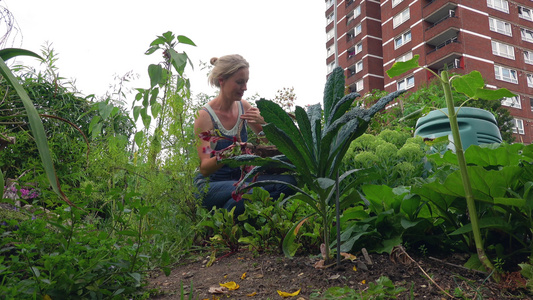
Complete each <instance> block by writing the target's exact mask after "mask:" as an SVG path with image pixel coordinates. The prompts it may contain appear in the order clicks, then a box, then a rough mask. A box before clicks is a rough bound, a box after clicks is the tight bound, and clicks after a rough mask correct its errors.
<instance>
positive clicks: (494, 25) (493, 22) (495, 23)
mask: <svg viewBox="0 0 533 300" xmlns="http://www.w3.org/2000/svg"><path fill="white" fill-rule="evenodd" d="M489 25H490V30H492V31H495V32H498V33H501V34H505V35H508V36H513V33H512V31H511V24H510V23H508V22H504V21H502V20H498V19H494V18H490V17H489Z"/></svg>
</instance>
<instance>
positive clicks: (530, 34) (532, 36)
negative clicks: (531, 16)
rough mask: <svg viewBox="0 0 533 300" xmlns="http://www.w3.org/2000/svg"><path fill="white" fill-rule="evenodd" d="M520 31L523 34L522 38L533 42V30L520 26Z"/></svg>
mask: <svg viewBox="0 0 533 300" xmlns="http://www.w3.org/2000/svg"><path fill="white" fill-rule="evenodd" d="M520 33H521V34H522V40H524V41H526V42H530V43H533V30H529V29H525V28H520Z"/></svg>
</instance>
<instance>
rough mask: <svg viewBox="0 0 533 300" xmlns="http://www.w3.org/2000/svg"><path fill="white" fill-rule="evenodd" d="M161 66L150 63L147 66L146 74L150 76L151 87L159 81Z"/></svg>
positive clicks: (161, 71) (161, 72)
mask: <svg viewBox="0 0 533 300" xmlns="http://www.w3.org/2000/svg"><path fill="white" fill-rule="evenodd" d="M162 74H163V68H162V67H161V66H160V65H154V64H151V65H149V66H148V75H149V76H150V88H151V89H153V88H154V87H155V86H156V85H158V84H159V82H161V77H162Z"/></svg>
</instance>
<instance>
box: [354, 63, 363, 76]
mask: <svg viewBox="0 0 533 300" xmlns="http://www.w3.org/2000/svg"><path fill="white" fill-rule="evenodd" d="M361 71H363V61H358V62H357V63H356V64H355V73H358V72H361Z"/></svg>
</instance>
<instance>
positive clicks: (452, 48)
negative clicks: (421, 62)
mask: <svg viewBox="0 0 533 300" xmlns="http://www.w3.org/2000/svg"><path fill="white" fill-rule="evenodd" d="M428 46H429V47H430V48H432V49H431V50H430V51H429V52H427V53H426V64H427V66H428V67H429V68H430V69H433V70H435V71H437V70H440V69H442V68H445V66H446V67H447V68H448V69H450V65H451V64H453V68H454V69H455V68H458V67H460V64H458V63H457V61H456V59H460V58H461V57H462V53H463V44H461V43H460V42H459V39H458V38H457V37H454V38H451V39H449V40H446V41H444V42H443V43H441V44H438V45H436V46H431V45H428Z"/></svg>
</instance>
